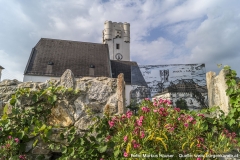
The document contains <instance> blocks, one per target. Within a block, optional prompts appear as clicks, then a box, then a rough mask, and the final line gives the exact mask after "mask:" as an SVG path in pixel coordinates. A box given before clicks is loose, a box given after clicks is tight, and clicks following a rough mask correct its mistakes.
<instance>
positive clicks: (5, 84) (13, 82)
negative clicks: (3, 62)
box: [0, 79, 20, 86]
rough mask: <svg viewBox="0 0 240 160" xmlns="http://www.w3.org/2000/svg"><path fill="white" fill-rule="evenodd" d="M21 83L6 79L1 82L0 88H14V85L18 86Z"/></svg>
mask: <svg viewBox="0 0 240 160" xmlns="http://www.w3.org/2000/svg"><path fill="white" fill-rule="evenodd" d="M19 83H20V82H19V81H18V80H16V79H14V80H9V79H4V80H3V81H1V82H0V86H13V85H17V84H19Z"/></svg>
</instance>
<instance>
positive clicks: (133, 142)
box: [132, 140, 140, 149]
mask: <svg viewBox="0 0 240 160" xmlns="http://www.w3.org/2000/svg"><path fill="white" fill-rule="evenodd" d="M132 144H133V148H135V149H137V148H139V147H140V144H138V143H137V142H136V140H133V141H132Z"/></svg>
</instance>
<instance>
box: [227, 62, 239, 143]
mask: <svg viewBox="0 0 240 160" xmlns="http://www.w3.org/2000/svg"><path fill="white" fill-rule="evenodd" d="M224 70H225V72H227V74H226V77H225V78H226V84H227V86H228V89H227V90H226V94H227V96H228V97H229V107H230V109H229V113H228V115H226V119H225V123H226V125H227V126H226V127H227V128H228V129H229V130H231V131H234V132H236V133H238V135H239V134H240V82H238V81H237V77H236V76H237V73H236V71H234V70H232V69H231V67H229V66H225V67H224ZM238 141H239V142H240V138H238ZM239 146H240V143H239Z"/></svg>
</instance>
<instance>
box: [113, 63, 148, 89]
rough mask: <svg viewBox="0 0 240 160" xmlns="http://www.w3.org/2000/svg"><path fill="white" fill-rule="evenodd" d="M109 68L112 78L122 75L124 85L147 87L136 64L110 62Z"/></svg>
mask: <svg viewBox="0 0 240 160" xmlns="http://www.w3.org/2000/svg"><path fill="white" fill-rule="evenodd" d="M111 68H112V77H113V78H117V76H118V75H119V74H120V73H123V74H124V81H125V83H126V84H131V85H141V86H147V83H146V81H145V80H144V78H143V76H142V73H141V71H140V69H139V67H138V64H137V62H133V61H118V60H111Z"/></svg>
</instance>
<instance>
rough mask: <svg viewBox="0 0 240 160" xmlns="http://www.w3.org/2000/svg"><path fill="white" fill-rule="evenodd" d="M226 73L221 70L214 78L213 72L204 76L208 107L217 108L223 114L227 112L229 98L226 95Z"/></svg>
mask: <svg viewBox="0 0 240 160" xmlns="http://www.w3.org/2000/svg"><path fill="white" fill-rule="evenodd" d="M226 74H227V73H226V71H225V70H221V71H220V72H219V75H217V76H216V73H215V72H208V73H207V74H206V81H207V88H208V100H209V101H208V102H209V106H210V107H211V106H219V107H220V109H221V110H223V111H224V112H225V113H228V112H229V106H228V102H229V98H228V96H227V95H226V89H227V85H226V79H225V76H226Z"/></svg>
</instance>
